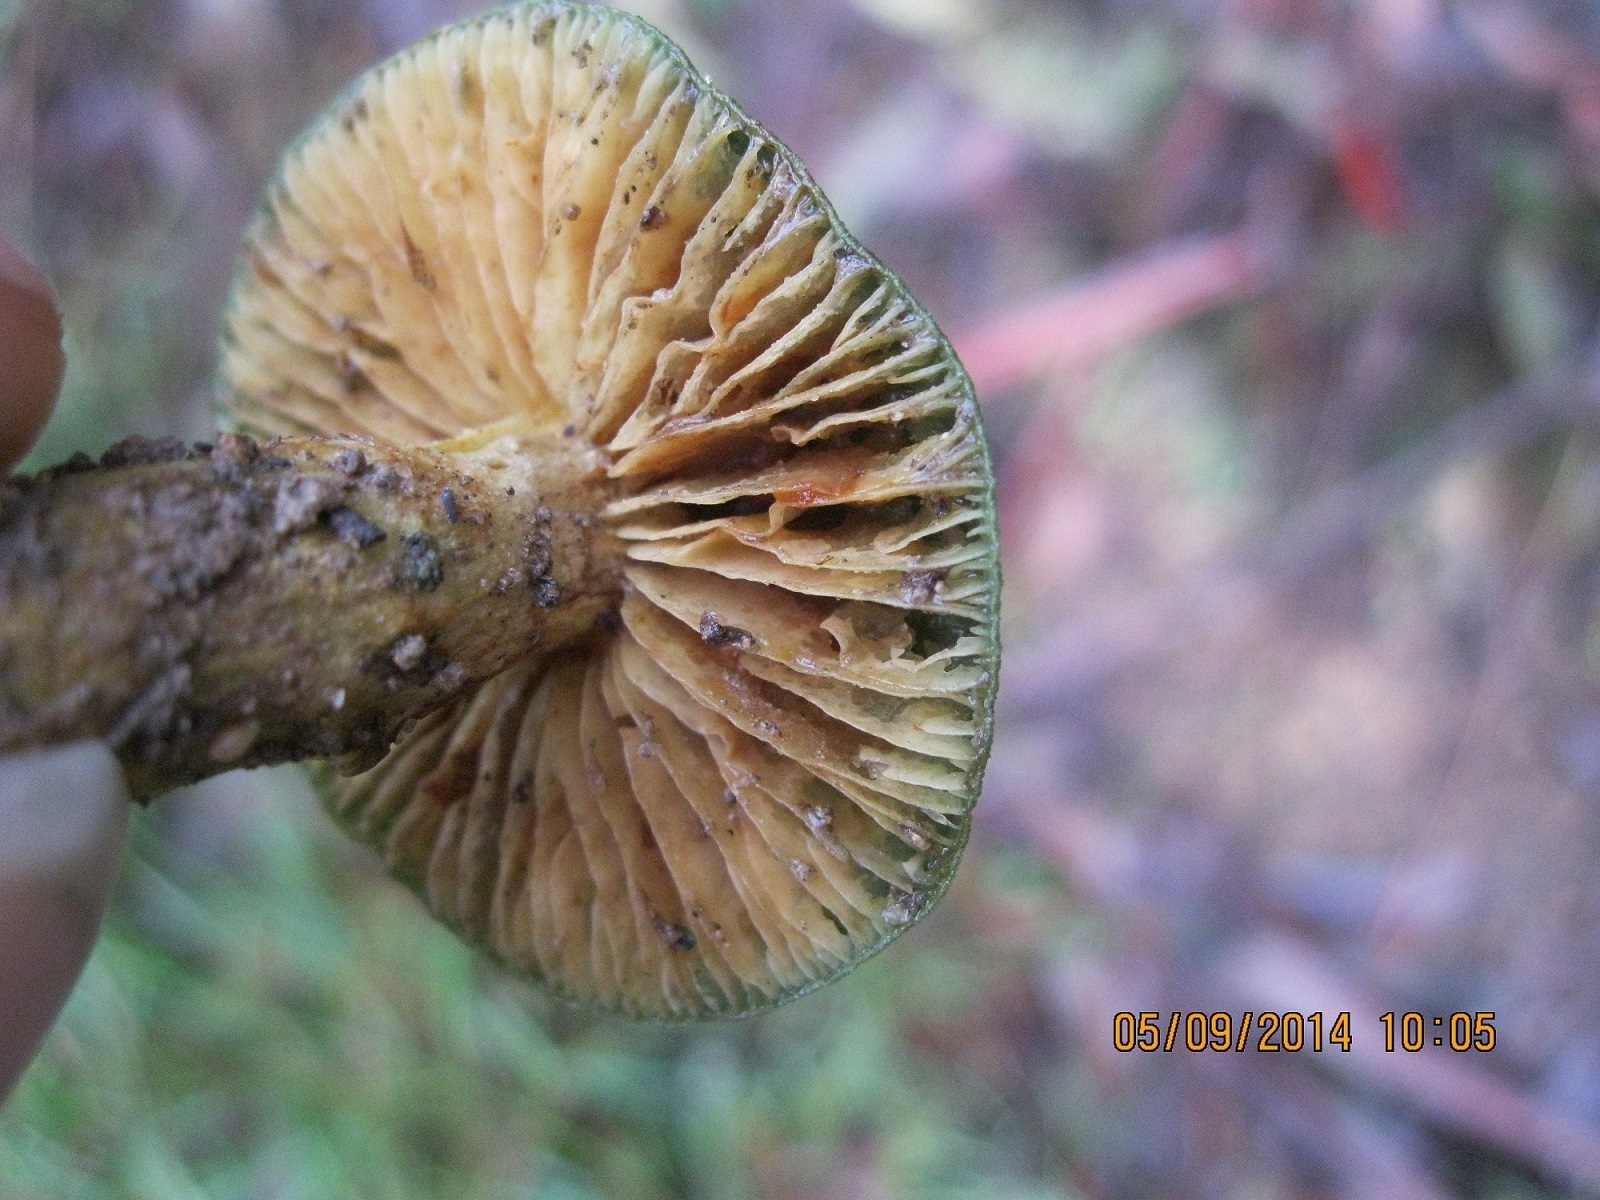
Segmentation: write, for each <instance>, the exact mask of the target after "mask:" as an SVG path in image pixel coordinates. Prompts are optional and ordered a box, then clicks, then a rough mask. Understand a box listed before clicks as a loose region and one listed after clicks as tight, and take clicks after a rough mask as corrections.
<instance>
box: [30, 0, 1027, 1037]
mask: <svg viewBox="0 0 1600 1200" xmlns="http://www.w3.org/2000/svg"><path fill="white" fill-rule="evenodd" d="M218 390H219V397H220V402H221V406H222V409H223V412H224V414H225V417H226V419H227V420H228V421H229V422H230V423H231V424H232V425H233V426H234V427H235V429H236V430H237V431H239V432H235V433H230V434H225V435H223V437H222V438H221V439H220V440H218V441H217V442H216V443H215V445H214V446H212V447H209V448H201V449H199V450H195V449H186V448H183V447H173V446H167V445H163V444H155V443H135V444H134V445H133V446H132V447H131V448H130V447H124V448H121V449H120V450H114V451H113V454H112V455H111V456H110V460H109V462H107V463H103V464H101V465H98V466H93V465H92V464H87V463H84V462H79V463H76V464H67V465H66V466H65V467H63V468H58V469H57V470H56V471H55V472H47V473H46V474H45V475H44V476H42V477H40V478H39V479H37V480H33V481H21V482H20V483H18V484H16V485H15V486H14V488H13V492H12V495H11V496H10V497H9V498H8V500H7V502H6V505H5V509H4V512H3V513H0V552H3V554H0V595H4V597H5V603H6V611H5V614H4V626H5V627H4V629H3V630H0V635H3V646H4V650H5V651H6V656H5V661H4V664H3V666H0V683H3V684H4V687H5V696H6V699H7V701H8V704H7V705H6V709H5V711H4V712H3V713H0V745H18V744H24V743H28V742H38V741H48V740H57V739H60V738H64V737H67V736H82V735H83V733H84V732H85V730H86V729H87V730H89V731H90V732H92V733H94V734H96V735H99V736H109V737H111V739H112V740H113V742H114V743H115V745H116V747H117V749H118V751H119V754H120V755H121V756H122V758H123V761H124V762H125V763H126V764H127V765H128V768H129V772H130V776H131V777H132V778H133V779H134V781H135V786H136V787H138V788H139V789H140V790H141V791H143V792H145V793H147V794H148V793H153V792H155V791H159V790H161V789H162V788H164V787H168V786H171V785H172V784H173V783H175V782H180V781H183V780H186V779H189V778H194V777H197V776H198V775H201V774H205V773H208V772H211V771H215V770H223V769H227V768H229V767H232V766H237V765H251V764H256V763H261V762H268V761H278V760H282V759H286V758H304V757H322V758H325V759H328V760H331V761H329V762H327V763H325V764H324V765H323V766H321V767H319V768H317V772H318V775H319V778H320V780H321V784H322V789H323V792H324V794H325V797H326V800H327V803H328V805H329V807H330V809H331V810H332V812H333V813H334V815H335V816H336V817H337V819H338V820H339V821H340V822H341V823H342V824H343V825H344V826H345V827H346V828H347V829H348V830H349V831H350V832H351V833H352V834H354V835H355V836H356V837H358V838H359V839H361V840H362V841H364V842H366V843H368V844H370V845H371V846H373V847H374V848H375V849H376V850H377V852H378V853H379V854H380V855H381V856H382V858H383V860H384V862H385V863H386V864H387V866H388V868H389V869H390V871H391V872H392V873H393V874H394V875H396V876H397V877H398V878H399V879H401V880H403V881H404V882H406V883H407V884H409V885H410V886H411V887H412V888H414V889H415V890H416V891H417V893H418V894H419V895H420V896H421V897H422V898H423V900H424V901H425V902H426V904H427V905H428V906H429V908H430V909H431V910H432V911H433V912H434V913H435V914H436V915H437V916H438V917H440V918H441V919H442V920H443V921H445V922H446V923H447V924H449V925H451V926H452V927H454V928H455V929H456V930H458V931H459V932H460V933H461V934H462V935H463V936H464V937H465V938H467V939H469V940H470V941H472V942H474V943H476V944H478V945H479V946H481V947H483V948H484V949H486V950H487V951H489V952H490V953H491V954H492V955H493V956H494V957H496V958H497V959H499V960H501V961H502V962H504V963H506V964H508V965H509V966H510V967H512V968H513V969H515V970H517V971H520V972H522V973H524V974H526V975H528V976H532V977H534V978H536V979H538V980H540V981H542V982H543V983H544V984H545V985H546V986H548V987H549V988H550V989H551V990H553V991H554V992H556V993H558V994H560V995H562V996H565V997H568V998H571V999H573V1000H578V1001H582V1002H585V1003H589V1004H593V1005H596V1006H600V1007H603V1008H607V1009H613V1010H617V1011H621V1012H625V1013H629V1014H632V1015H635V1016H641V1017H652V1018H665V1019H681V1018H691V1017H699V1016H704V1015H738V1014H743V1013H749V1012H752V1011H756V1010H759V1009H762V1008H765V1007H769V1006H771V1005H773V1004H776V1003H778V1002H781V1001H783V1000H786V999H789V998H792V997H794V996H798V995H800V994H802V993H804V992H807V991H809V990H811V989H812V988H814V987H816V986H818V985H820V984H821V983H823V982H825V981H827V980H828V979H830V978H832V977H834V976H836V975H839V974H840V973H842V972H844V971H846V970H848V969H849V968H851V967H852V966H854V965H855V964H856V963H858V962H860V961H861V960H862V959H864V958H865V957H866V956H868V955H870V954H872V953H873V952H875V951H876V950H877V949H879V948H880V947H881V946H883V945H884V944H885V943H886V942H887V941H889V940H890V939H891V938H893V937H894V936H896V935H897V934H898V933H899V932H901V931H902V930H904V929H905V928H906V927H907V926H909V925H910V924H911V923H913V922H914V921H915V920H917V918H918V917H919V916H921V915H922V914H923V913H924V912H925V911H927V909H928V907H929V905H931V904H932V902H933V901H934V900H935V899H936V898H937V897H938V896H939V895H940V893H942V891H943V890H944V888H945V887H946V886H947V884H948V883H949V881H950V878H951V875H952V873H953V871H954V868H955V865H956V862H957V860H958V858H959V857H960V854H961V851H962V848H963V846H964V844H965V842H966V839H967V833H968V827H969V816H970V812H971V808H972V805H973V803H974V800H975V798H976V796H977V793H978V790H979V784H980V781H981V778H982V774H983V768H984V764H985V760H986V758H987V755H988V750H989V743H990V735H991V729H992V703H993V696H994V691H995V685H996V673H997V668H998V644H997V624H996V622H997V605H998V584H999V579H998V569H997V563H996V543H995V525H994V512H993V505H992V495H991V492H992V479H991V471H990V466H989V459H988V452H987V448H986V446H985V442H984V437H983V432H982V429H981V426H980V424H979V418H978V410H977V406H976V403H975V401H974V398H973V394H972V388H971V384H970V382H969V381H968V379H967V376H966V374H965V373H964V372H963V370H962V369H961V366H960V364H959V363H958V361H957V360H956V358H955V356H954V354H953V353H952V351H951V349H950V346H949V344H948V343H947V342H946V341H945V339H944V337H943V336H942V335H941V334H940V332H939V330H938V329H937V328H936V327H935V325H934V323H933V321H932V320H931V319H930V318H929V317H928V315H927V314H926V313H925V312H924V311H923V310H922V308H921V307H919V306H918V305H917V303H916V302H915V301H914V300H913V299H912V298H911V297H910V296H909V295H908V294H907V293H906V290H905V288H904V286H903V285H902V284H901V283H900V281H899V280H898V279H896V278H895V277H894V276H893V275H892V274H891V273H890V272H889V271H888V270H887V269H885V268H884V267H883V265H882V264H880V263H879V262H878V261H877V260H876V259H874V258H873V257H872V256H871V255H870V254H868V253H867V252H866V251H865V250H863V249H862V248H861V246H860V245H859V244H858V243H857V242H856V241H855V240H854V239H853V238H852V237H851V236H850V235H849V234H848V233H847V232H846V231H845V230H844V228H843V227H842V226H841V225H840V223H839V220H838V218H837V217H836V215H835V214H834V212H833V210H832V209H831V208H830V207H829V206H828V203H827V201H826V200H825V199H824V198H823V196H822V194H821V192H820V191H819V190H818V189H817V187H816V185H815V184H814V183H813V182H812V180H811V178H810V176H809V175H808V174H807V173H806V171H805V169H804V168H803V167H802V166H801V165H800V163H799V162H798V161H797V160H796V159H795V158H794V156H793V155H792V154H791V153H790V152H789V150H787V149H786V148H785V147H784V146H782V145H781V144H779V143H778V141H777V140H776V139H775V138H774V137H773V136H772V135H771V134H770V133H768V132H767V131H766V130H765V129H763V128H762V127H761V126H760V125H758V124H757V123H756V122H754V121H753V120H751V119H750V118H749V117H748V116H747V115H746V114H745V113H744V112H743V111H742V110H741V109H740V108H738V106H737V105H735V104H733V103H732V102H731V101H729V100H728V99H727V98H726V97H724V96H722V95H721V94H719V93H718V92H717V91H715V90H714V89H713V88H712V87H711V86H710V85H709V84H708V83H707V82H706V81H705V80H704V79H703V78H702V77H701V76H700V75H698V74H697V73H696V72H695V71H694V69H693V68H692V67H691V66H690V65H689V63H688V62H687V60H686V59H685V58H684V57H683V55H682V53H681V52H680V51H679V50H678V49H677V48H676V47H674V46H673V45H671V44H670V43H669V42H668V41H667V40H666V39H665V38H664V37H663V36H662V35H661V34H660V33H659V32H657V31H656V30H655V29H653V28H651V27H650V26H649V25H647V24H645V23H644V22H643V21H641V20H639V19H638V18H636V17H633V16H630V15H627V14H624V13H620V12H615V11H612V10H609V9H603V8H589V7H583V6H580V5H575V4H567V3H562V2H560V0H543V2H539V3H525V4H516V5H512V6H510V7H508V8H502V9H499V10H496V11H494V12H491V13H489V14H487V15H484V16H480V17H477V18H474V19H471V20H468V21H465V22H463V23H461V24H458V25H455V26H452V27H450V28H447V29H445V30H443V31H441V32H440V33H438V34H435V35H434V36H432V37H430V38H428V39H426V40H424V41H423V42H421V43H419V44H418V45H416V46H414V47H412V48H411V49H409V50H406V51H404V52H402V53H401V54H399V55H398V56H397V57H395V58H393V59H391V60H390V61H388V62H387V63H384V64H383V65H381V66H379V67H377V68H375V69H374V70H372V71H371V72H370V73H368V74H367V75H366V76H364V77H363V78H361V79H360V80H358V81H357V82H356V83H355V84H354V86H353V87H352V88H351V89H350V90H349V91H348V92H347V93H346V94H345V95H344V96H343V97H342V98H341V99H340V100H339V101H337V102H336V104H335V105H334V106H333V107H332V109H331V110H330V111H329V112H328V113H327V114H326V115H324V116H323V117H322V118H321V119H320V120H319V121H318V123H317V124H316V125H314V126H313V127H312V129H311V130H310V131H309V132H308V133H306V134H305V135H304V136H303V137H302V138H301V139H300V140H299V141H298V142H297V143H296V144H295V145H294V146H293V147H292V148H291V149H290V151H289V152H288V154H287V156H286V157H285V159H284V161H283V163H282V166H281V168H280V170H279V172H278V175H277V177H276V178H275V179H274V180H273V182H272V183H271V185H270V186H269V188H268V190H267V193H266V196H265V198H264V200H263V203H262V206H261V209H260V212H259V214H258V216H257V218H256V220H255V221H254V223H253V225H252V226H251V227H250V229H249V230H248V232H247V235H246V238H245V245H244V252H243V257H242V260H241V265H240V267H239V270H238V273H237V276H236V279H235V283H234V287H233V292H232V296H231V299H230V302H229V305H228V309H227V314H226V317H225V320H224V328H223V348H222V356H221V364H220V368H219V389H218ZM91 468H92V469H91ZM164 522H165V523H164ZM108 544H111V545H115V546H117V547H120V549H117V550H108V549H107V545H108ZM85 547H90V549H86V548H85ZM84 564H87V565H84ZM130 597H131V599H130ZM83 598H87V599H83ZM108 627H109V629H110V632H105V631H104V630H105V629H106V628H108ZM29 638H35V639H39V643H38V647H37V648H30V647H29V646H28V645H27V639H29ZM62 657H65V658H67V659H70V660H71V661H70V663H68V664H67V665H66V666H62V665H61V664H60V663H59V662H58V661H56V660H58V659H60V658H62ZM41 658H43V659H48V660H50V661H48V662H43V663H41V662H39V661H36V660H38V659H41Z"/></svg>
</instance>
